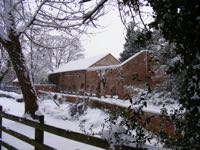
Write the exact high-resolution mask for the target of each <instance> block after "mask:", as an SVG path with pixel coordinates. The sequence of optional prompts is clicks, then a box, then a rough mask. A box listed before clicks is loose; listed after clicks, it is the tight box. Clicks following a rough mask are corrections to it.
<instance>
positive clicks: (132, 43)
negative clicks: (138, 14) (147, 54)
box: [120, 22, 147, 62]
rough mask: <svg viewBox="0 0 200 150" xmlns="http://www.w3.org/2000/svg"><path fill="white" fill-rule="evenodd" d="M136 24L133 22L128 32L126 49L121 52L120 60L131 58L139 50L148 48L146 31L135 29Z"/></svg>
mask: <svg viewBox="0 0 200 150" xmlns="http://www.w3.org/2000/svg"><path fill="white" fill-rule="evenodd" d="M134 28H135V25H134V23H133V22H132V23H131V24H130V25H129V26H128V28H127V32H126V37H125V44H124V51H123V52H122V53H120V61H121V62H123V61H125V60H126V59H128V58H130V57H131V56H133V55H134V54H136V53H137V52H139V51H141V50H143V49H146V47H147V42H146V41H145V40H144V39H143V38H144V36H143V35H144V34H145V33H146V32H145V31H144V30H139V29H137V30H135V29H134Z"/></svg>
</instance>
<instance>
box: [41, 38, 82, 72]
mask: <svg viewBox="0 0 200 150" xmlns="http://www.w3.org/2000/svg"><path fill="white" fill-rule="evenodd" d="M41 39H42V40H40V41H41V45H48V47H40V52H41V53H43V55H44V56H45V57H46V59H47V60H46V61H48V65H49V70H50V71H54V70H55V69H58V68H59V67H60V66H61V65H62V64H65V63H68V62H70V61H73V60H77V59H79V58H81V57H83V53H82V52H83V48H82V45H81V43H80V40H79V38H68V37H66V36H63V35H53V36H52V35H44V36H43V37H41Z"/></svg>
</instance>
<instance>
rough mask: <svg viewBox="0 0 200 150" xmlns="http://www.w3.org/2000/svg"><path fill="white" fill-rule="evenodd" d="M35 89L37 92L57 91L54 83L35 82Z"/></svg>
mask: <svg viewBox="0 0 200 150" xmlns="http://www.w3.org/2000/svg"><path fill="white" fill-rule="evenodd" d="M34 87H35V90H36V92H37V93H39V91H40V90H41V91H47V92H58V89H57V86H56V85H54V84H35V85H34Z"/></svg>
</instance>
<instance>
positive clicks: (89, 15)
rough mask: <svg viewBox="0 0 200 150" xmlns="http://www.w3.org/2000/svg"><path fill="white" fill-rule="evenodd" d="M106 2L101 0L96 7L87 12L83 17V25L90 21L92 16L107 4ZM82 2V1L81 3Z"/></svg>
mask: <svg viewBox="0 0 200 150" xmlns="http://www.w3.org/2000/svg"><path fill="white" fill-rule="evenodd" d="M107 1H108V0H101V1H100V2H99V3H98V4H97V6H96V7H95V8H94V9H93V10H91V11H89V12H88V13H87V14H85V16H83V19H84V20H83V23H85V22H86V21H87V20H92V15H94V14H95V13H96V12H97V11H99V10H100V9H101V7H102V6H103V5H104V4H105V3H106V2H107ZM81 2H82V1H81Z"/></svg>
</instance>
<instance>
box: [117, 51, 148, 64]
mask: <svg viewBox="0 0 200 150" xmlns="http://www.w3.org/2000/svg"><path fill="white" fill-rule="evenodd" d="M143 52H149V50H141V51H140V52H138V53H136V54H135V55H133V56H132V57H130V58H129V59H127V60H125V61H124V62H122V63H121V64H120V66H123V65H124V64H126V63H127V62H129V61H130V60H132V59H133V58H135V57H137V56H138V55H140V54H141V53H143Z"/></svg>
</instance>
